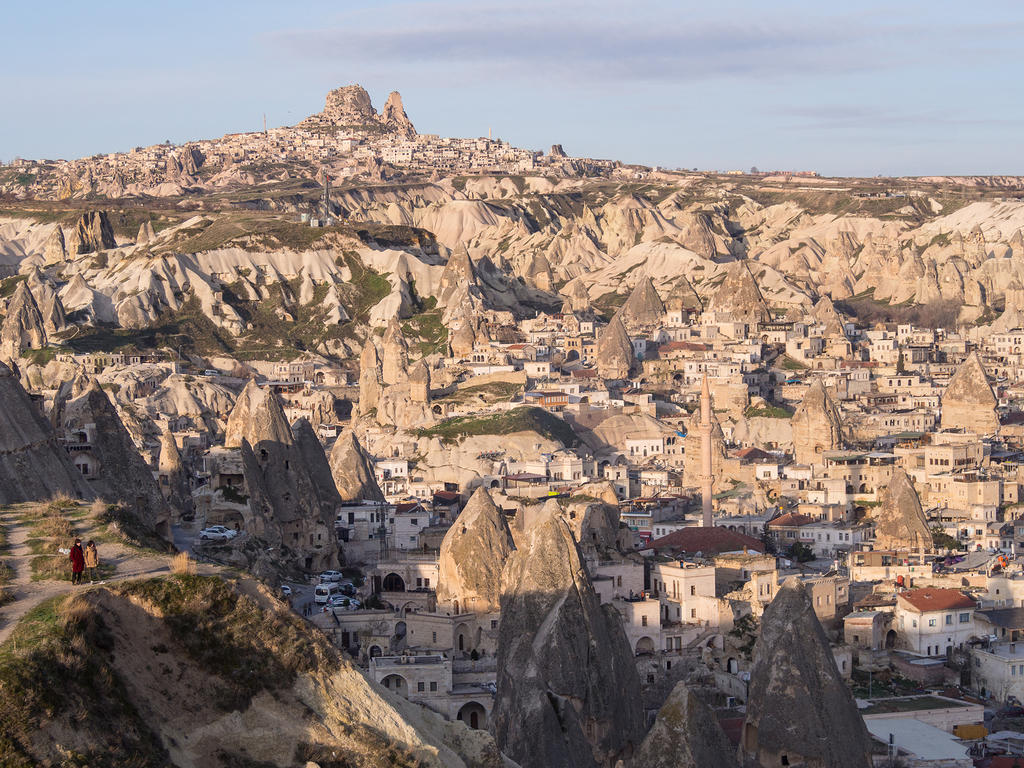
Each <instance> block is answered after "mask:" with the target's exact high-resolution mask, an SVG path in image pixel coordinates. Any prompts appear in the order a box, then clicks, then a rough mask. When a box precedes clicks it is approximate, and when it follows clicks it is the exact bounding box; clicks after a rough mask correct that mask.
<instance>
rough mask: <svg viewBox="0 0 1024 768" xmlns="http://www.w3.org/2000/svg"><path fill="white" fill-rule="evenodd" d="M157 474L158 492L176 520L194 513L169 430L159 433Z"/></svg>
mask: <svg viewBox="0 0 1024 768" xmlns="http://www.w3.org/2000/svg"><path fill="white" fill-rule="evenodd" d="M157 472H158V474H159V477H160V490H161V491H162V492H163V495H164V498H165V499H166V500H167V503H168V504H169V505H170V507H171V510H172V511H173V512H174V513H175V514H176V516H177V518H178V519H179V520H180V519H181V518H182V517H188V516H190V515H192V514H193V513H194V512H195V505H194V504H193V503H192V491H191V489H190V487H189V482H188V473H187V472H186V471H185V466H184V464H183V463H182V460H181V453H180V452H179V451H178V444H177V442H175V440H174V434H173V433H172V432H170V431H169V430H164V431H163V432H161V433H160V458H159V460H158V464H157Z"/></svg>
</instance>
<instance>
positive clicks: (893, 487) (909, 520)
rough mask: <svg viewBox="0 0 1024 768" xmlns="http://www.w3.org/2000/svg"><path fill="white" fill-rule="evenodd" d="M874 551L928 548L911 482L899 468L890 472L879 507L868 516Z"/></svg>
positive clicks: (926, 529)
mask: <svg viewBox="0 0 1024 768" xmlns="http://www.w3.org/2000/svg"><path fill="white" fill-rule="evenodd" d="M871 519H872V521H873V522H874V524H875V549H913V550H919V549H931V548H932V534H931V530H930V529H929V527H928V519H927V518H926V517H925V515H924V511H923V510H922V509H921V499H920V497H919V496H918V495H917V489H916V488H915V487H914V481H913V480H911V478H910V476H909V475H908V474H907V473H906V471H905V470H904V469H902V468H896V469H894V470H893V473H892V477H891V478H890V479H889V485H888V487H886V489H885V493H884V494H883V495H882V504H881V506H879V507H876V508H875V510H873V512H872V514H871Z"/></svg>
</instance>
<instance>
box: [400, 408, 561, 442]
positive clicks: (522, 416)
mask: <svg viewBox="0 0 1024 768" xmlns="http://www.w3.org/2000/svg"><path fill="white" fill-rule="evenodd" d="M515 432H536V433H537V434H539V435H541V436H543V437H546V438H548V439H549V440H555V441H557V442H560V443H561V444H562V445H564V446H566V447H567V448H571V447H572V446H574V445H576V444H577V443H578V442H579V438H578V437H577V436H576V433H575V432H574V431H573V429H572V427H571V426H569V424H568V423H567V422H565V421H563V420H562V419H560V418H558V417H557V416H555V415H554V414H552V413H549V412H548V411H545V410H544V409H543V408H533V407H526V406H524V407H520V408H513V409H512V410H510V411H503V412H502V413H495V414H490V415H487V416H462V417H459V418H454V419H446V420H445V421H442V422H441V423H440V424H436V425H434V426H432V427H427V428H425V429H418V430H415V434H416V436H417V437H439V438H441V439H442V440H443V441H445V442H458V441H459V439H460V438H464V437H469V436H471V435H510V434H513V433H515Z"/></svg>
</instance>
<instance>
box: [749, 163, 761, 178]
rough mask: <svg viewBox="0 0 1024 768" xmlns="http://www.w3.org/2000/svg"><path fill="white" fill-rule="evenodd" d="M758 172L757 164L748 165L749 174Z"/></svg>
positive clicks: (755, 174) (753, 174) (754, 174)
mask: <svg viewBox="0 0 1024 768" xmlns="http://www.w3.org/2000/svg"><path fill="white" fill-rule="evenodd" d="M759 173H760V171H759V170H757V166H756V165H752V166H750V175H751V176H757V174H759Z"/></svg>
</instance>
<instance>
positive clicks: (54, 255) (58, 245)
mask: <svg viewBox="0 0 1024 768" xmlns="http://www.w3.org/2000/svg"><path fill="white" fill-rule="evenodd" d="M67 257H68V252H67V248H66V247H65V245H64V230H63V229H61V227H60V224H58V225H57V226H56V227H54V228H53V232H51V233H50V236H49V237H48V238H46V243H45V245H43V263H44V264H60V263H61V262H62V261H65V260H66V259H67Z"/></svg>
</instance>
